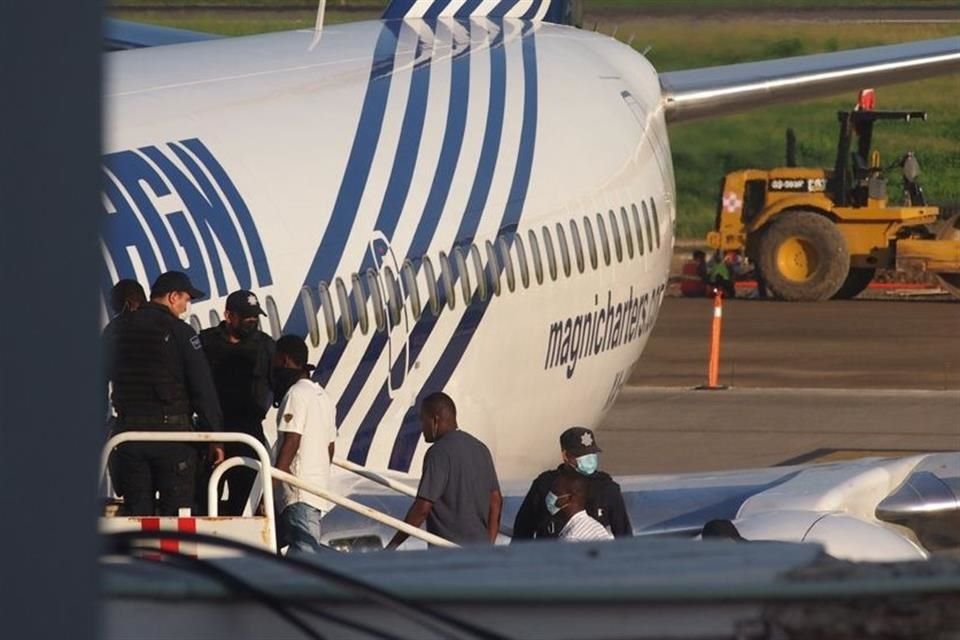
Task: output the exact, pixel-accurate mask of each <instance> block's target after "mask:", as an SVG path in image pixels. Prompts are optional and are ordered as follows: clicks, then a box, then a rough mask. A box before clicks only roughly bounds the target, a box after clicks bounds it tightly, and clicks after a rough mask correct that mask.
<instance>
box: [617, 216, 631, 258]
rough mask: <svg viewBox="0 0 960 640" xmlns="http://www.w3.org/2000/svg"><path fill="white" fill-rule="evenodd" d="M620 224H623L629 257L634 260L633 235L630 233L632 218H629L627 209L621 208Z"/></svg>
mask: <svg viewBox="0 0 960 640" xmlns="http://www.w3.org/2000/svg"><path fill="white" fill-rule="evenodd" d="M620 222H621V223H622V224H623V235H624V237H625V242H624V243H623V244H625V245H627V256H629V257H630V259H631V260H632V259H633V233H631V232H630V218H629V217H627V208H626V207H620Z"/></svg>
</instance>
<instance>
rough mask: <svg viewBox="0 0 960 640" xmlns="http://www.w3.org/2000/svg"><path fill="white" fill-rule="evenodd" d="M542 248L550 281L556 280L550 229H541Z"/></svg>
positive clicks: (555, 262) (555, 256)
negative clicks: (548, 269) (544, 251)
mask: <svg viewBox="0 0 960 640" xmlns="http://www.w3.org/2000/svg"><path fill="white" fill-rule="evenodd" d="M541 231H542V233H543V248H544V249H545V250H546V252H547V266H548V267H549V268H550V279H551V280H556V279H557V254H556V252H554V250H553V238H551V237H550V229H548V228H546V227H543V229H542V230H541Z"/></svg>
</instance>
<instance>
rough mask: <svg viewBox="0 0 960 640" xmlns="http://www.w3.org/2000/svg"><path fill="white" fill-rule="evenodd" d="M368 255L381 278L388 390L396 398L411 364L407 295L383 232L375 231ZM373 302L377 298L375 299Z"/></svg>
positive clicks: (395, 259) (391, 396) (398, 267)
mask: <svg viewBox="0 0 960 640" xmlns="http://www.w3.org/2000/svg"><path fill="white" fill-rule="evenodd" d="M369 251H370V257H371V259H372V260H373V264H374V265H375V267H374V268H375V269H376V272H377V278H378V280H379V282H380V290H381V291H382V292H383V295H382V296H380V300H381V304H382V305H383V313H384V315H385V316H386V320H387V358H388V359H387V364H386V371H385V374H386V377H387V390H388V392H389V394H390V398H391V399H395V396H396V394H397V392H399V391H400V389H401V387H403V384H404V382H405V381H406V377H407V372H408V371H409V368H410V349H409V340H408V338H409V335H410V323H409V319H408V317H407V308H406V305H405V304H404V301H405V300H406V299H407V294H408V292H407V291H406V288H405V284H404V282H403V277H402V274H401V273H400V265H399V264H398V263H397V257H396V255H395V254H394V253H393V248H392V247H391V246H390V242H389V241H388V240H387V238H386V236H384V235H383V233H382V232H380V231H374V233H373V239H371V240H370V245H369ZM374 304H376V302H374Z"/></svg>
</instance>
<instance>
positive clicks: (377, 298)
mask: <svg viewBox="0 0 960 640" xmlns="http://www.w3.org/2000/svg"><path fill="white" fill-rule="evenodd" d="M367 288H368V289H369V290H370V302H371V303H372V306H373V322H374V324H376V326H377V331H386V329H387V314H386V313H385V312H384V310H383V308H384V307H383V290H382V289H381V288H380V278H378V277H377V272H376V271H375V270H373V269H367Z"/></svg>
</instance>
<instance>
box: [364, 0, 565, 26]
mask: <svg viewBox="0 0 960 640" xmlns="http://www.w3.org/2000/svg"><path fill="white" fill-rule="evenodd" d="M581 5H582V0H499V1H496V2H491V0H392V1H391V2H390V5H389V6H388V7H387V10H386V11H385V12H384V14H383V19H384V20H409V19H436V18H461V19H466V18H514V19H517V20H530V21H533V22H553V23H556V24H572V25H578V24H579V16H580V12H581Z"/></svg>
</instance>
